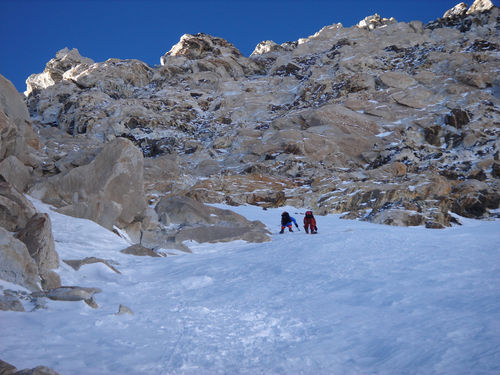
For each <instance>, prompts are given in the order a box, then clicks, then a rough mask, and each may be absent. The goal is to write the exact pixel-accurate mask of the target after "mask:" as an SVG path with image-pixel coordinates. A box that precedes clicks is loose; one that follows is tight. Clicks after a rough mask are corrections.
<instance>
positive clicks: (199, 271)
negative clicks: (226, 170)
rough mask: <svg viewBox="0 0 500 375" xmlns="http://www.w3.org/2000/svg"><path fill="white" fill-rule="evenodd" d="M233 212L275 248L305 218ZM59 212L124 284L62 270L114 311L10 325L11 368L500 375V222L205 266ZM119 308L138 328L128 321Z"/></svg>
mask: <svg viewBox="0 0 500 375" xmlns="http://www.w3.org/2000/svg"><path fill="white" fill-rule="evenodd" d="M37 206H38V207H39V208H41V209H44V210H48V208H47V206H44V205H42V204H40V203H37ZM220 207H222V206H220ZM231 209H233V210H235V211H236V212H238V213H240V214H243V215H245V216H246V217H247V218H248V219H250V220H256V219H258V220H261V221H263V222H264V223H265V224H266V225H267V226H268V228H269V229H270V230H271V231H272V232H274V233H277V232H278V230H279V219H280V214H281V211H283V210H284V209H286V210H287V211H288V212H290V213H291V215H292V216H294V217H295V218H296V219H297V222H298V223H301V222H302V218H303V215H300V214H295V213H296V212H299V211H298V210H296V209H294V208H292V207H286V208H283V209H270V210H266V211H263V210H261V209H259V208H256V207H249V206H246V207H236V208H234V207H231ZM303 211H305V210H301V211H300V212H303ZM49 213H50V215H51V218H52V221H53V228H54V236H55V240H56V249H57V251H58V252H59V255H60V258H61V260H62V259H80V258H84V257H86V256H96V257H101V258H104V259H112V260H114V261H116V262H117V264H116V265H115V266H116V267H117V268H118V270H120V272H121V274H116V273H114V272H113V271H112V270H110V269H109V268H108V267H106V266H105V265H103V264H99V263H97V264H91V265H85V266H83V267H82V268H80V270H79V271H74V270H73V269H72V268H71V267H69V266H68V265H66V264H65V263H63V262H62V261H61V265H60V268H59V269H58V272H59V274H60V275H61V278H62V280H63V285H78V286H88V287H99V288H101V289H102V290H103V292H102V293H99V294H96V295H95V299H96V302H97V303H98V304H99V306H100V307H99V309H96V310H94V309H92V308H90V307H88V306H87V305H86V304H84V303H83V302H56V301H47V302H46V309H40V310H37V311H34V312H30V313H28V312H27V313H18V312H0V336H1V337H2V339H1V340H0V353H2V355H1V358H2V359H3V360H5V361H8V362H10V363H12V364H14V365H15V366H16V367H18V368H26V367H30V368H31V367H35V366H37V365H46V366H49V367H52V368H54V369H55V370H56V371H58V372H59V373H60V374H61V375H65V374H117V373H119V374H225V373H227V374H403V373H404V374H430V373H432V374H496V373H499V372H500V360H499V358H500V323H499V322H500V288H499V286H500V245H499V243H500V242H499V241H498V239H499V235H498V233H499V229H500V221H481V222H480V221H473V220H467V219H463V218H461V219H460V220H461V221H462V222H463V224H464V225H463V226H457V227H453V228H448V229H445V230H429V229H425V228H421V227H416V228H399V227H388V226H382V225H374V224H369V223H363V222H357V221H347V220H340V219H339V216H338V215H329V216H326V217H321V216H317V217H316V219H317V221H318V229H319V234H318V235H306V234H305V232H304V231H303V228H301V231H300V232H297V231H295V232H294V233H289V232H285V233H284V234H283V235H278V234H276V235H273V236H272V241H271V242H267V243H262V244H251V243H245V242H243V241H236V242H231V243H222V244H196V243H194V242H193V243H187V245H188V246H190V247H191V249H192V250H193V254H184V253H179V252H177V253H178V254H179V255H177V256H168V257H166V258H149V257H134V256H131V255H126V254H122V253H120V252H119V250H121V249H123V248H125V247H127V246H128V245H129V244H128V243H127V242H126V241H124V240H123V239H121V238H119V237H117V236H116V235H114V234H113V233H111V232H109V231H107V230H105V229H103V228H101V227H99V226H98V225H97V224H95V223H92V222H90V221H87V220H82V219H75V218H68V217H65V216H63V215H59V214H57V213H54V212H51V211H49ZM294 230H295V229H294ZM168 252H171V251H170V250H168ZM120 304H124V305H126V306H127V307H129V308H130V309H131V310H132V311H133V312H134V315H116V313H117V311H118V306H119V305H120ZM25 308H26V310H28V311H29V310H30V309H32V308H33V306H31V304H30V303H28V302H26V303H25Z"/></svg>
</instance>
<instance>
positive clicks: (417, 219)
mask: <svg viewBox="0 0 500 375" xmlns="http://www.w3.org/2000/svg"><path fill="white" fill-rule="evenodd" d="M367 221H369V222H371V223H375V224H385V225H393V226H399V227H413V226H419V225H422V224H424V223H425V217H424V216H423V215H422V214H421V213H419V212H415V211H410V210H403V209H397V208H396V209H392V208H391V209H386V210H381V211H378V212H376V213H372V214H371V215H370V216H369V219H368V220H367Z"/></svg>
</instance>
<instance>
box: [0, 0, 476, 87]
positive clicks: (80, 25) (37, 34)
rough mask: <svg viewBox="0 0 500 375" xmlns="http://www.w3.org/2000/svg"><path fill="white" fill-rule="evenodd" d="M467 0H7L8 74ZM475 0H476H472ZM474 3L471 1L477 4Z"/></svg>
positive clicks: (275, 36)
mask: <svg viewBox="0 0 500 375" xmlns="http://www.w3.org/2000/svg"><path fill="white" fill-rule="evenodd" d="M459 2H460V1H459V0H418V1H414V0H412V1H406V0H379V1H372V0H342V1H337V0H274V1H273V0H232V1H229V0H170V1H168V0H167V1H161V0H143V1H139V0H122V1H120V0H108V1H105V0H0V14H1V15H2V22H1V23H0V45H1V46H2V48H1V49H0V74H2V75H4V76H5V77H6V78H8V79H9V80H11V81H12V82H13V83H14V85H15V86H16V87H17V89H18V90H19V91H24V90H25V89H26V84H25V80H26V78H27V77H28V76H29V75H30V74H33V73H40V72H42V71H43V69H44V67H45V64H46V63H47V62H48V61H49V60H50V59H51V58H52V57H54V55H55V53H56V52H57V51H58V50H60V49H62V48H64V47H68V48H77V49H78V50H79V51H80V53H81V54H82V56H85V57H89V58H91V59H93V60H94V61H104V60H106V59H108V58H112V57H115V58H123V59H129V58H134V59H138V60H142V61H144V62H146V63H148V64H150V65H156V64H159V62H160V57H161V56H162V55H163V54H164V53H165V52H167V51H168V50H170V48H171V47H172V46H173V45H174V44H175V43H177V42H178V41H179V38H180V37H181V36H182V35H183V34H186V33H189V34H195V33H198V32H204V33H207V34H211V35H214V36H218V37H221V38H224V39H226V40H228V41H229V42H231V43H232V44H234V45H235V46H236V47H237V48H238V49H239V50H240V51H241V52H242V53H243V54H244V55H246V56H248V55H249V54H250V53H252V51H253V49H254V48H255V46H256V45H257V44H258V43H259V42H261V41H263V40H274V41H275V42H277V43H283V42H285V41H289V40H290V41H293V40H297V39H299V38H302V37H307V36H309V35H311V34H314V33H315V32H316V31H318V30H319V29H321V28H322V27H323V26H326V25H331V24H334V23H338V22H341V23H342V24H343V25H344V26H345V27H349V26H352V25H354V24H356V23H357V22H359V21H360V20H361V19H363V18H364V17H366V16H369V15H371V14H374V13H378V14H380V15H381V16H382V17H394V18H396V19H397V20H398V21H405V22H408V21H411V20H420V21H423V22H428V21H430V20H433V19H435V18H438V17H441V16H442V15H443V13H444V12H445V11H446V10H448V9H450V8H452V7H453V6H454V5H456V4H457V3H459ZM470 3H472V1H470ZM469 5H470V4H469Z"/></svg>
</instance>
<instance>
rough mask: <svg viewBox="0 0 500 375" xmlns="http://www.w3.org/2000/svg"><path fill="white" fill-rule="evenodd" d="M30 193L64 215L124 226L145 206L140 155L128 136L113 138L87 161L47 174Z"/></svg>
mask: <svg viewBox="0 0 500 375" xmlns="http://www.w3.org/2000/svg"><path fill="white" fill-rule="evenodd" d="M30 193H31V194H32V195H33V196H34V197H36V198H39V199H41V200H43V201H45V202H47V203H50V204H53V205H54V206H56V207H58V208H59V211H60V212H61V213H64V214H66V215H70V216H75V217H81V218H86V219H90V220H93V221H95V222H96V223H99V224H101V225H102V226H104V227H106V228H108V229H113V226H114V225H117V226H119V227H120V228H124V227H126V226H128V225H130V224H132V223H133V222H135V221H140V220H142V218H143V216H144V213H145V210H146V201H145V199H144V183H143V156H142V154H141V152H140V151H139V150H138V149H137V148H136V147H135V146H134V145H133V144H132V142H130V141H129V140H127V139H125V138H116V139H114V140H113V141H111V142H110V143H108V144H106V145H105V146H104V147H103V149H102V151H101V152H100V153H99V154H98V155H97V156H96V158H95V159H94V160H93V161H92V162H90V163H89V164H87V165H84V166H81V167H77V168H74V169H71V170H70V171H69V172H68V173H66V174H58V175H56V176H53V177H50V178H49V179H47V180H46V181H44V182H40V183H39V184H37V185H35V186H34V187H33V188H32V189H31V191H30Z"/></svg>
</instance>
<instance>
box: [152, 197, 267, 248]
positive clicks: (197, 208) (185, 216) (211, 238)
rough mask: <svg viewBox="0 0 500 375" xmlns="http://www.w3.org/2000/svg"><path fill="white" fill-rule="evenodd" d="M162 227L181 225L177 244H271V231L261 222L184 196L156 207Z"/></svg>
mask: <svg viewBox="0 0 500 375" xmlns="http://www.w3.org/2000/svg"><path fill="white" fill-rule="evenodd" d="M155 210H156V212H157V213H158V216H159V218H160V222H161V223H162V224H163V225H166V226H169V225H171V224H174V225H179V226H180V229H179V230H178V231H177V232H176V233H175V240H176V242H183V241H187V240H195V241H197V242H225V241H233V240H237V239H243V240H245V241H248V242H264V241H269V240H270V238H269V236H268V233H269V232H268V231H267V230H266V228H265V226H264V224H262V223H261V222H260V221H253V222H251V221H248V220H247V219H246V218H245V217H243V216H241V215H238V214H236V213H235V212H233V211H230V210H223V209H220V208H216V207H211V206H207V205H205V204H203V203H201V202H198V201H195V200H194V199H191V198H188V197H184V196H172V197H168V198H162V199H161V200H160V202H159V203H158V204H157V205H156V207H155Z"/></svg>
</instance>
